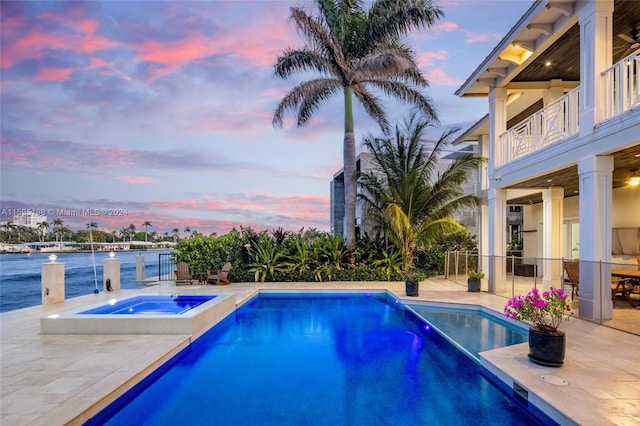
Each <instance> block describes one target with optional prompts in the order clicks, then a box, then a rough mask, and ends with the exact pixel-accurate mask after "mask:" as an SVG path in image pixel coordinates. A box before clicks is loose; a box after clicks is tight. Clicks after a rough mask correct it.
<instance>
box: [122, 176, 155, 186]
mask: <svg viewBox="0 0 640 426" xmlns="http://www.w3.org/2000/svg"><path fill="white" fill-rule="evenodd" d="M115 179H117V180H119V181H121V182H124V183H130V184H136V185H145V184H150V183H160V179H156V178H153V177H150V176H127V175H120V176H115Z"/></svg>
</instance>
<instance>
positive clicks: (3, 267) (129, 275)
mask: <svg viewBox="0 0 640 426" xmlns="http://www.w3.org/2000/svg"><path fill="white" fill-rule="evenodd" d="M160 253H169V251H168V250H165V251H161V250H148V251H139V250H132V251H127V252H117V253H116V258H117V259H120V288H122V289H134V288H139V287H138V286H137V285H136V257H137V256H139V255H142V256H144V258H145V276H146V277H147V278H149V277H155V276H157V275H158V261H159V254H160ZM50 254H51V253H30V254H2V255H0V312H7V311H12V310H15V309H21V308H26V307H29V306H35V305H40V304H41V303H42V294H41V292H42V290H41V286H42V278H41V271H42V264H43V263H48V262H49V255H50ZM56 256H58V259H57V260H56V262H61V263H64V271H65V298H67V299H70V298H72V297H77V296H83V295H85V294H90V293H93V292H94V289H95V288H96V284H95V283H96V281H97V284H98V290H99V291H100V292H102V290H103V284H102V280H103V275H102V265H103V262H104V260H105V259H108V258H109V253H108V252H96V253H95V265H96V274H95V276H96V277H97V280H94V272H93V258H92V255H91V253H90V252H89V253H85V252H83V253H77V252H76V253H56Z"/></svg>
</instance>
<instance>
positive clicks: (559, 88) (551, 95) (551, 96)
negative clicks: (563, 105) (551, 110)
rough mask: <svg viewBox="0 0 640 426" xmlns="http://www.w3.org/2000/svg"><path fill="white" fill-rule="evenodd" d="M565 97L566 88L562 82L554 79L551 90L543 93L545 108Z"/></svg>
mask: <svg viewBox="0 0 640 426" xmlns="http://www.w3.org/2000/svg"><path fill="white" fill-rule="evenodd" d="M563 96H564V87H563V85H562V80H558V79H554V80H551V81H550V82H549V88H548V89H547V90H545V91H544V92H543V93H542V102H543V104H544V106H547V105H549V104H550V103H552V102H553V101H555V100H557V99H560V98H561V97H563Z"/></svg>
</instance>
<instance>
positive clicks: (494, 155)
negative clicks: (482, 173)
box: [488, 87, 507, 186]
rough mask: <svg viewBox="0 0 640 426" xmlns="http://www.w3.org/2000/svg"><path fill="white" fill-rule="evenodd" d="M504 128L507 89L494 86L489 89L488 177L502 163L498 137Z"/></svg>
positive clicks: (505, 127)
mask: <svg viewBox="0 0 640 426" xmlns="http://www.w3.org/2000/svg"><path fill="white" fill-rule="evenodd" d="M506 130H507V89H504V88H499V87H494V88H491V89H490V90H489V164H488V170H489V179H492V178H494V177H495V176H494V173H495V168H496V167H498V166H500V165H502V164H503V163H504V157H503V149H502V147H501V146H500V142H499V139H498V137H499V136H500V135H501V134H502V133H504V132H505V131H506ZM489 186H491V183H489Z"/></svg>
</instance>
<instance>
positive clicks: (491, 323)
mask: <svg viewBox="0 0 640 426" xmlns="http://www.w3.org/2000/svg"><path fill="white" fill-rule="evenodd" d="M409 307H410V308H411V309H412V310H413V311H414V312H415V313H416V314H418V316H420V317H421V318H423V319H424V320H425V321H427V322H428V323H429V324H431V325H432V326H434V327H436V328H437V329H438V330H440V332H441V333H442V334H444V335H445V336H447V338H449V339H450V340H452V341H453V343H454V344H456V345H459V346H460V349H461V350H463V351H466V352H467V353H468V355H470V356H471V357H473V358H474V359H475V360H476V361H479V360H480V356H479V353H480V352H482V351H487V350H490V349H496V348H502V347H505V346H510V345H516V344H518V343H525V342H528V341H529V334H528V332H527V331H526V330H524V329H522V328H519V327H515V326H513V325H510V324H508V323H507V321H505V320H502V319H499V318H496V317H494V316H492V315H489V314H487V313H485V312H482V311H480V310H479V309H471V310H470V309H456V308H444V307H439V306H427V305H409Z"/></svg>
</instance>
